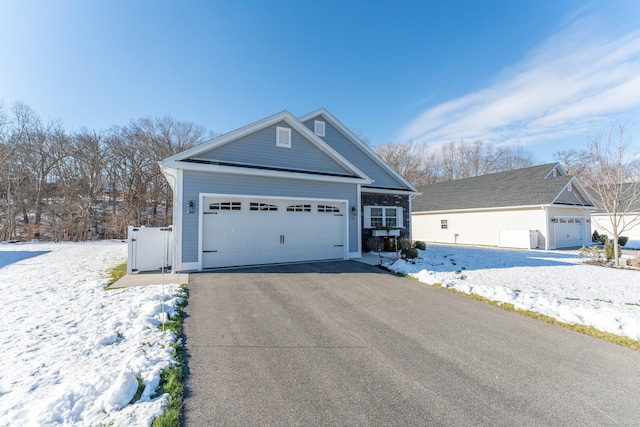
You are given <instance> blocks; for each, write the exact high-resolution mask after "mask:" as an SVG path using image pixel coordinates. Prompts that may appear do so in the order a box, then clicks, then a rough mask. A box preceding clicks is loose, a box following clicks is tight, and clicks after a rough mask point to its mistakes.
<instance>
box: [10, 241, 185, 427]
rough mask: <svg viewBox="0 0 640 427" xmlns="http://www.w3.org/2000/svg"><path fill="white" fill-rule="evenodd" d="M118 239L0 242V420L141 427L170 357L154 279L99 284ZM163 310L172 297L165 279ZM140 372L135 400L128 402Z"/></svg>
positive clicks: (120, 251)
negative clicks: (111, 286) (143, 283)
mask: <svg viewBox="0 0 640 427" xmlns="http://www.w3.org/2000/svg"><path fill="white" fill-rule="evenodd" d="M126 252H127V246H126V244H125V243H121V242H101V243H57V244H55V243H34V244H31V243H29V244H0V291H1V293H2V312H3V322H2V323H1V324H0V348H2V357H1V358H0V426H17V425H20V426H53V425H56V426H58V425H65V426H67V425H68V426H74V425H75V426H100V425H113V426H148V425H150V423H151V421H152V420H153V419H154V418H155V417H156V416H157V415H159V414H161V413H162V411H163V407H164V405H165V404H166V402H167V400H168V395H163V396H160V397H155V398H152V396H153V394H154V392H155V389H156V387H157V385H158V383H159V381H160V371H161V370H162V369H165V368H168V367H170V366H172V365H173V364H174V363H175V358H174V357H173V353H172V349H171V347H170V344H171V343H173V342H175V336H174V335H173V333H172V332H169V331H167V332H162V331H161V330H160V329H159V328H158V327H157V326H158V325H159V324H161V322H162V318H163V313H162V308H161V307H162V286H160V285H159V286H155V285H154V286H147V287H137V288H129V289H118V290H104V289H103V286H105V285H106V284H107V279H106V277H107V276H106V272H107V271H108V270H110V269H111V268H113V267H115V266H116V265H118V264H121V263H122V262H124V261H126ZM164 293H165V297H164V299H165V313H166V314H165V315H164V316H169V317H170V316H172V315H173V314H175V307H176V305H177V304H178V303H179V301H180V296H181V294H180V289H179V287H178V286H177V285H176V284H172V285H166V286H165V287H164ZM137 377H141V378H142V379H143V382H144V385H145V389H144V392H143V395H142V398H141V399H140V400H139V401H138V402H136V403H134V404H131V405H130V404H129V402H130V401H131V399H132V398H133V396H134V394H135V392H136V389H137V387H138V381H137V379H136V378H137Z"/></svg>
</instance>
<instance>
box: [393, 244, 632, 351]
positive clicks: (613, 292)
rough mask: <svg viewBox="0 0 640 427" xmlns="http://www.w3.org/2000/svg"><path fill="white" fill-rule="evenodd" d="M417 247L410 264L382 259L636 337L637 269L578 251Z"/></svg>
mask: <svg viewBox="0 0 640 427" xmlns="http://www.w3.org/2000/svg"><path fill="white" fill-rule="evenodd" d="M418 252H419V255H420V257H421V259H418V260H417V262H416V263H415V264H412V263H409V262H405V261H403V260H399V261H397V262H396V261H395V258H393V259H392V260H390V261H388V262H385V263H384V265H385V267H387V268H389V269H390V270H393V271H396V272H399V273H404V274H407V275H409V276H412V277H414V278H416V279H418V280H419V281H421V282H423V283H426V284H436V283H438V284H441V285H443V286H446V287H450V288H455V289H457V290H459V291H462V292H465V293H470V294H478V295H480V296H483V297H486V298H488V299H490V300H493V301H498V302H505V303H511V304H513V305H514V306H515V307H516V308H521V309H525V310H530V311H534V312H537V313H541V314H545V315H547V316H551V317H554V318H556V319H558V320H560V321H563V322H567V323H572V324H584V325H589V326H593V327H595V328H596V329H599V330H601V331H604V332H612V333H614V334H618V335H624V336H627V337H630V338H632V339H635V340H640V271H630V270H622V269H614V268H607V267H600V266H594V265H587V264H582V263H581V261H580V259H579V258H578V256H577V253H578V252H577V251H546V252H545V251H528V250H508V249H493V248H484V247H470V246H450V245H439V244H427V248H426V250H424V251H418ZM387 255H392V254H387ZM394 257H395V255H394Z"/></svg>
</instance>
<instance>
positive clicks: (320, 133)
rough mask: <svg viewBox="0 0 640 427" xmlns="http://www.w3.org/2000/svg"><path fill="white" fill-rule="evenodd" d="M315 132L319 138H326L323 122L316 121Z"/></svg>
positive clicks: (314, 124) (314, 123)
mask: <svg viewBox="0 0 640 427" xmlns="http://www.w3.org/2000/svg"><path fill="white" fill-rule="evenodd" d="M313 131H314V132H315V134H316V135H318V136H324V122H323V121H321V120H315V121H314V122H313Z"/></svg>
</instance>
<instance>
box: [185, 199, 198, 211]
mask: <svg viewBox="0 0 640 427" xmlns="http://www.w3.org/2000/svg"><path fill="white" fill-rule="evenodd" d="M195 211H196V205H195V204H194V203H193V200H189V203H188V204H187V213H194V212H195Z"/></svg>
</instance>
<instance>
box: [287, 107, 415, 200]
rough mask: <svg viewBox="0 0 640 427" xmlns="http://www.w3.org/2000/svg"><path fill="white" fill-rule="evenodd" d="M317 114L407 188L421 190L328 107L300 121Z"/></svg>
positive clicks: (303, 117)
mask: <svg viewBox="0 0 640 427" xmlns="http://www.w3.org/2000/svg"><path fill="white" fill-rule="evenodd" d="M317 116H323V118H324V119H325V120H327V121H329V122H331V124H332V125H333V126H334V127H336V128H337V129H338V130H339V131H340V133H342V134H343V135H344V136H345V137H347V138H348V139H350V140H351V142H353V143H354V144H355V145H356V146H357V147H359V148H360V149H361V150H362V151H363V152H364V153H365V154H367V155H368V156H369V157H370V158H371V159H373V160H374V161H375V162H376V163H378V165H380V166H381V167H382V168H384V169H385V170H387V171H388V172H389V173H390V174H391V175H393V176H394V177H395V178H396V179H398V180H399V181H400V182H402V183H403V184H404V185H406V186H407V188H409V189H410V190H411V191H412V192H414V193H418V192H419V191H418V189H417V188H416V187H414V186H413V185H412V184H411V183H410V182H408V181H407V180H406V179H404V178H403V177H402V175H400V174H399V173H398V172H396V171H395V170H394V169H393V168H392V167H391V166H389V165H388V164H387V162H385V161H384V160H382V159H381V158H380V156H378V155H377V154H376V152H375V151H373V150H372V149H371V147H369V146H368V145H367V144H365V143H364V142H363V141H362V140H361V139H360V138H358V136H356V134H354V133H353V132H351V131H350V130H349V128H347V127H346V126H345V125H343V124H342V123H341V122H340V121H339V120H338V119H337V118H335V116H333V114H331V113H330V112H329V111H327V109H326V108H319V109H317V110H315V111H312V112H311V113H308V114H305V115H304V116H301V117H299V118H298V120H300V122H301V123H303V122H306V121H307V120H310V119H312V118H314V117H317ZM305 127H306V126H305Z"/></svg>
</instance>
